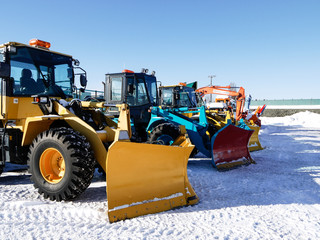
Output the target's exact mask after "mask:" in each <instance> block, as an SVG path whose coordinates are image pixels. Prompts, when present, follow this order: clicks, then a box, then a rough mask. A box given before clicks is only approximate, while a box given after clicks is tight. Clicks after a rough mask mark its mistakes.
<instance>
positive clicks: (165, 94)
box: [159, 85, 199, 108]
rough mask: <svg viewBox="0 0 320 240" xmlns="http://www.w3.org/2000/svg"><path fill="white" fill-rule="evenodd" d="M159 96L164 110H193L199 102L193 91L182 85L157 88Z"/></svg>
mask: <svg viewBox="0 0 320 240" xmlns="http://www.w3.org/2000/svg"><path fill="white" fill-rule="evenodd" d="M159 95H160V105H161V106H162V107H164V108H180V107H187V108H195V107H197V105H198V101H199V99H198V97H197V94H196V92H195V90H194V89H193V88H191V87H186V86H183V85H174V86H163V87H159Z"/></svg>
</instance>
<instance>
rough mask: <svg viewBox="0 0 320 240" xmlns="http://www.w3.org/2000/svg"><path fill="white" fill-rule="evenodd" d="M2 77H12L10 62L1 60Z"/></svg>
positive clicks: (0, 73) (0, 70) (0, 71)
mask: <svg viewBox="0 0 320 240" xmlns="http://www.w3.org/2000/svg"><path fill="white" fill-rule="evenodd" d="M0 77H1V78H8V77H10V65H9V64H8V63H4V62H0Z"/></svg>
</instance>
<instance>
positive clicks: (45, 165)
mask: <svg viewBox="0 0 320 240" xmlns="http://www.w3.org/2000/svg"><path fill="white" fill-rule="evenodd" d="M39 166H40V172H41V175H42V177H43V178H44V179H45V180H46V181H47V182H49V183H58V182H60V181H61V180H62V179H63V176H64V174H65V161H64V158H63V156H62V154H61V153H60V152H59V151H58V150H57V149H55V148H48V149H46V150H45V151H44V152H43V153H42V154H41V156H40V162H39Z"/></svg>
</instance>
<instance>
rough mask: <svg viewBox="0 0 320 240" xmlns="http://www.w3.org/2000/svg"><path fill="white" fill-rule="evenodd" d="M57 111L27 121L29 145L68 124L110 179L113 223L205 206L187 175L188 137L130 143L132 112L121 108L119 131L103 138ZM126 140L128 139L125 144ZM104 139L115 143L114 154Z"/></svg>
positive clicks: (106, 133)
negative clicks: (60, 122) (55, 123)
mask: <svg viewBox="0 0 320 240" xmlns="http://www.w3.org/2000/svg"><path fill="white" fill-rule="evenodd" d="M92 104H93V105H94V104H95V103H92ZM83 106H84V107H87V108H90V103H88V102H87V103H86V102H84V103H83ZM53 107H54V109H55V111H56V112H57V113H58V115H48V116H45V115H43V116H41V115H39V116H37V117H28V118H26V120H25V125H24V126H23V129H24V132H23V139H24V140H23V143H24V144H30V141H32V139H33V137H34V136H37V135H38V134H39V133H41V132H43V131H44V130H45V129H46V128H48V127H49V126H50V124H51V123H52V122H53V121H55V120H63V121H66V122H67V123H68V125H70V126H71V127H72V128H73V129H74V130H76V131H78V132H80V133H81V134H82V135H84V136H85V137H86V138H87V140H88V142H89V143H90V145H91V147H92V148H93V152H94V155H95V159H96V160H97V162H98V163H99V164H100V165H101V167H102V168H103V169H104V171H105V172H106V175H107V196H108V216H109V221H110V222H115V221H119V220H124V219H127V218H133V217H137V216H140V215H145V214H151V213H157V212H161V211H166V210H169V209H173V208H176V207H181V206H185V205H191V204H196V203H197V202H198V201H199V199H198V197H197V195H196V194H195V192H194V190H193V188H192V186H191V184H190V183H189V180H188V176H187V163H188V158H189V156H190V153H191V152H192V150H193V148H194V146H193V145H192V144H191V143H190V141H189V139H188V138H186V137H184V136H181V137H180V141H179V142H178V143H177V144H178V145H175V146H164V145H156V144H143V143H133V142H130V140H129V135H130V134H131V129H130V121H129V119H130V113H129V109H128V107H127V106H126V105H121V106H118V107H119V109H120V117H119V125H118V126H117V128H114V129H112V128H110V127H106V128H105V129H104V130H103V131H100V132H98V133H97V132H96V131H95V130H94V129H93V128H92V127H91V126H89V125H88V124H87V123H86V122H84V121H83V120H81V119H80V118H78V117H77V116H76V115H74V114H73V113H71V112H70V111H68V110H67V109H66V108H65V107H63V106H62V105H60V104H59V103H58V102H53ZM91 107H92V106H91ZM126 134H127V135H126ZM121 135H124V136H127V137H125V138H124V139H122V140H121ZM119 138H120V139H119ZM102 140H104V141H106V142H110V141H112V142H113V143H112V144H111V145H110V147H109V148H108V150H106V148H105V147H104V145H103V141H102Z"/></svg>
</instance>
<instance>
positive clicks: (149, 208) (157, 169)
mask: <svg viewBox="0 0 320 240" xmlns="http://www.w3.org/2000/svg"><path fill="white" fill-rule="evenodd" d="M186 141H187V140H186ZM181 146H183V147H179V146H163V145H156V144H141V143H132V142H121V141H117V142H114V143H113V144H112V145H111V146H110V147H109V151H108V157H107V172H106V174H107V198H108V216H109V221H110V222H116V221H120V220H124V219H128V218H133V217H137V216H140V215H146V214H150V213H157V212H162V211H166V210H169V209H173V208H176V207H181V206H185V205H193V204H196V203H197V202H198V201H199V199H198V197H197V195H196V193H195V192H194V190H193V188H192V186H191V184H190V183H189V180H188V176H187V163H188V158H189V156H190V153H191V151H192V149H193V145H191V144H190V143H189V144H185V143H184V144H181Z"/></svg>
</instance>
